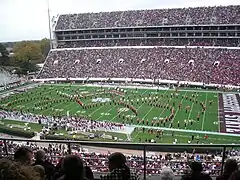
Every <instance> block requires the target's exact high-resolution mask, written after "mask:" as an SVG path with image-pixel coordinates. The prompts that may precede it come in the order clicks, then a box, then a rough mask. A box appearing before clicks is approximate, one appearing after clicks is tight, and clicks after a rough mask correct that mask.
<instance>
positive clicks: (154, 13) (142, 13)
mask: <svg viewBox="0 0 240 180" xmlns="http://www.w3.org/2000/svg"><path fill="white" fill-rule="evenodd" d="M239 10H240V6H214V7H194V8H178V9H153V10H131V11H115V12H100V13H84V14H65V15H60V16H59V20H58V22H57V25H56V30H67V29H90V28H107V27H134V26H159V25H161V24H164V25H187V24H191V25H205V24H239V23H240V12H239Z"/></svg>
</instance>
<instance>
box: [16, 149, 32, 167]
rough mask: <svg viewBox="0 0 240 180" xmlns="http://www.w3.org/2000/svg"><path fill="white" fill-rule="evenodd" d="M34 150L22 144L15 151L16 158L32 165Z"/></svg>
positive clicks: (21, 162)
mask: <svg viewBox="0 0 240 180" xmlns="http://www.w3.org/2000/svg"><path fill="white" fill-rule="evenodd" d="M32 157H33V151H32V149H31V148H29V147H26V146H22V147H20V148H18V149H17V150H16V152H15V153H14V160H15V161H16V162H19V163H20V164H22V165H31V163H32Z"/></svg>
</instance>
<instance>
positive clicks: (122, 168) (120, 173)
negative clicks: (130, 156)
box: [101, 152, 138, 180]
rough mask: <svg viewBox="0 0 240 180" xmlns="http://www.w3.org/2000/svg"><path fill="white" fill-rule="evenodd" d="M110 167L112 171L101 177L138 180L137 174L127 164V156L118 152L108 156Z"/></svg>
mask: <svg viewBox="0 0 240 180" xmlns="http://www.w3.org/2000/svg"><path fill="white" fill-rule="evenodd" d="M108 168H109V171H110V173H108V174H107V175H106V176H103V177H101V179H102V180H123V179H124V180H137V179H138V178H137V176H136V175H134V174H133V173H131V171H130V168H129V167H128V166H127V165H126V157H125V156H124V155H123V154H122V153H120V152H116V153H113V154H111V155H110V156H109V158H108Z"/></svg>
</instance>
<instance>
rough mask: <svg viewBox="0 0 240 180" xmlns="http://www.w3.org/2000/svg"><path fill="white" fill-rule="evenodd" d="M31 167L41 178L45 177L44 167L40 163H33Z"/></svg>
mask: <svg viewBox="0 0 240 180" xmlns="http://www.w3.org/2000/svg"><path fill="white" fill-rule="evenodd" d="M33 169H34V170H35V171H36V172H37V173H38V174H39V176H40V178H41V180H44V179H45V169H44V167H43V166H41V165H35V166H33Z"/></svg>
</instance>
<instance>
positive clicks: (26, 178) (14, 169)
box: [0, 158, 41, 180]
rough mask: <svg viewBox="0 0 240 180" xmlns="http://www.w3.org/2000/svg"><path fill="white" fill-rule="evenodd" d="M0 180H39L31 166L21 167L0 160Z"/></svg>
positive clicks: (6, 160) (15, 163) (9, 161)
mask: <svg viewBox="0 0 240 180" xmlns="http://www.w3.org/2000/svg"><path fill="white" fill-rule="evenodd" d="M0 170H1V173H0V179H1V180H41V179H40V177H39V176H38V173H37V172H35V171H34V169H33V168H32V167H31V166H26V165H24V166H22V165H21V164H20V163H17V162H13V161H11V160H9V159H6V158H2V159H0Z"/></svg>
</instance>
